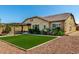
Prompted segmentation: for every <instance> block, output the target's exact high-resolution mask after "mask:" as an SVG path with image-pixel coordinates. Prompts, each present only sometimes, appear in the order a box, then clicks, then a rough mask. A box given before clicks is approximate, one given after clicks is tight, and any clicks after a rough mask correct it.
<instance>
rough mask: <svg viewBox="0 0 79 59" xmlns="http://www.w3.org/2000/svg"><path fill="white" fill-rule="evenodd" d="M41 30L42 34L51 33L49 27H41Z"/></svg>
mask: <svg viewBox="0 0 79 59" xmlns="http://www.w3.org/2000/svg"><path fill="white" fill-rule="evenodd" d="M41 32H42V34H44V35H49V34H51V30H50V29H49V28H46V29H43V30H42V31H41Z"/></svg>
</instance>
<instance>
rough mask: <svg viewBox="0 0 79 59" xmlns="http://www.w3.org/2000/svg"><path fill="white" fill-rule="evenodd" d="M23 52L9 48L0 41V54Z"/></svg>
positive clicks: (12, 47)
mask: <svg viewBox="0 0 79 59" xmlns="http://www.w3.org/2000/svg"><path fill="white" fill-rule="evenodd" d="M24 53H25V52H24V51H23V50H20V49H18V48H16V47H14V46H11V45H9V44H7V43H5V42H2V41H0V54H24Z"/></svg>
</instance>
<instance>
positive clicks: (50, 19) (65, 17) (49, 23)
mask: <svg viewBox="0 0 79 59" xmlns="http://www.w3.org/2000/svg"><path fill="white" fill-rule="evenodd" d="M23 24H30V27H31V28H34V27H37V28H39V29H40V30H42V29H44V28H49V29H51V30H52V29H53V28H56V27H60V28H61V29H63V30H64V32H65V34H68V33H71V32H74V31H76V22H75V18H74V15H73V14H72V13H63V14H57V15H51V16H45V17H39V16H34V17H31V18H27V19H25V20H24V21H23Z"/></svg>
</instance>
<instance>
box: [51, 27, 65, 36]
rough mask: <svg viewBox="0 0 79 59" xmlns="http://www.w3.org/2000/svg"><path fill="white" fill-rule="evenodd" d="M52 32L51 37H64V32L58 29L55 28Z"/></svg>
mask: <svg viewBox="0 0 79 59" xmlns="http://www.w3.org/2000/svg"><path fill="white" fill-rule="evenodd" d="M52 31H53V35H56V36H62V35H64V31H63V30H62V29H61V28H60V27H57V28H55V29H53V30H52Z"/></svg>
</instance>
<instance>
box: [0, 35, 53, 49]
mask: <svg viewBox="0 0 79 59" xmlns="http://www.w3.org/2000/svg"><path fill="white" fill-rule="evenodd" d="M53 38H55V37H50V36H35V35H18V36H9V37H0V39H2V40H5V41H7V42H9V43H12V44H14V45H16V46H19V47H21V48H24V49H29V48H32V47H34V46H36V45H39V44H41V43H44V42H46V41H49V40H51V39H53Z"/></svg>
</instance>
